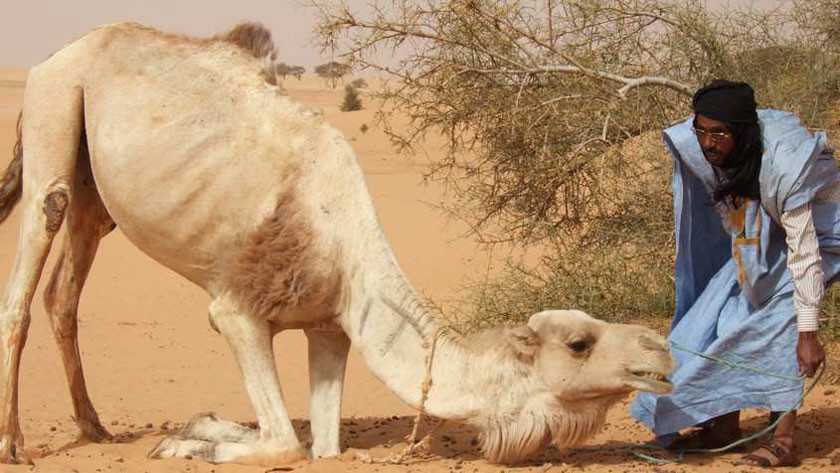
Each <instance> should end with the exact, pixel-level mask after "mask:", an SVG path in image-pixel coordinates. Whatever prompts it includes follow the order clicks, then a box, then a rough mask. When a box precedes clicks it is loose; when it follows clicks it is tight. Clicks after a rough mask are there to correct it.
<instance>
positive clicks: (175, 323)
mask: <svg viewBox="0 0 840 473" xmlns="http://www.w3.org/2000/svg"><path fill="white" fill-rule="evenodd" d="M25 75H26V73H25V71H8V70H7V71H0V153H2V158H0V163H3V165H5V163H6V162H8V160H9V159H10V157H11V148H12V145H13V142H14V125H15V120H16V118H17V113H18V110H19V108H20V105H21V100H22V95H23V80H24V78H25ZM286 87H287V89H288V91H289V94H290V95H291V96H293V97H295V98H297V99H298V100H300V101H303V102H305V103H308V104H311V105H316V106H319V107H322V108H323V109H324V112H325V115H326V117H327V120H329V121H330V122H331V123H333V124H334V125H335V126H337V127H338V128H340V129H341V130H342V131H343V132H344V133H345V134H346V136H347V137H348V138H349V139H350V141H351V142H352V145H353V147H354V148H355V150H356V152H357V154H358V156H359V159H360V161H361V164H362V167H363V169H364V171H365V174H366V178H367V181H368V185H369V187H370V189H371V193H372V194H373V199H374V202H375V205H376V208H377V211H378V213H379V215H380V219H381V221H382V225H383V226H384V229H385V233H386V234H387V236H388V238H389V240H390V241H391V244H392V245H393V247H394V250H395V252H396V254H397V257H398V259H399V261H400V263H401V265H402V267H403V269H404V270H405V272H406V273H407V275H408V277H409V279H410V280H411V281H412V283H413V284H414V285H415V287H416V288H417V289H418V290H420V291H421V292H422V293H423V294H425V295H428V296H430V297H432V298H434V299H435V300H438V301H447V300H449V299H451V298H453V297H455V296H457V294H458V291H459V290H460V289H461V287H462V285H463V284H465V283H467V282H469V280H470V279H471V278H473V277H474V276H475V275H476V274H482V273H483V272H485V271H487V270H488V267H490V266H492V264H493V263H494V262H497V261H499V259H500V255H498V254H495V255H493V258H492V259H491V258H490V256H489V255H488V254H486V253H483V252H482V251H481V250H480V249H479V248H478V247H477V246H476V245H475V244H474V243H473V242H471V241H470V240H469V239H466V238H461V236H462V235H463V234H464V233H465V231H466V227H464V226H463V225H462V224H460V223H458V222H453V221H449V220H447V219H446V218H445V217H444V216H443V214H442V213H441V212H440V211H439V210H438V209H437V208H436V207H435V205H436V204H438V203H439V202H441V199H442V198H443V192H442V191H443V190H442V189H441V188H440V187H439V186H437V185H436V184H434V183H431V184H425V185H424V184H423V179H422V173H423V171H424V170H425V169H426V164H425V161H424V159H422V158H417V159H414V160H406V159H404V158H400V157H398V156H397V155H396V153H395V152H394V151H393V150H392V148H391V147H390V146H389V144H388V142H387V140H386V138H385V135H384V134H383V133H382V131H381V130H379V129H378V128H376V127H375V126H374V123H373V112H372V111H371V110H363V111H359V112H352V113H342V112H340V111H339V110H338V104H339V103H340V100H341V90H340V89H338V90H331V89H328V88H325V86H324V84H323V83H321V82H320V81H319V80H317V79H315V78H312V77H307V78H304V80H303V81H297V80H295V79H289V80H288V81H287V83H286ZM362 124H367V125H368V126H369V127H371V129H370V130H368V131H367V132H366V133H363V132H361V131H360V127H361V125H362ZM426 152H427V153H428V154H429V156H431V157H432V158H433V157H434V156H435V155H439V153H440V143H437V142H435V141H434V140H432V141H430V142H429V143H428V144H427V146H426ZM18 222H19V215H18V211H16V212H15V213H14V214H12V216H11V217H10V219H9V220H8V221H7V222H6V223H5V224H4V225H2V226H0V268H1V269H2V280H3V281H5V279H6V277H7V276H8V272H9V268H10V266H11V263H12V260H13V258H14V252H15V249H16V245H17V244H16V241H17V231H18ZM490 270H491V271H492V269H490ZM42 286H43V284H42ZM208 302H209V301H208V298H207V296H206V295H205V294H204V293H203V292H202V291H201V290H199V289H198V288H197V287H195V286H193V285H192V284H191V283H189V282H187V281H186V280H184V279H182V278H180V277H179V276H177V275H175V274H174V273H172V272H171V271H169V270H167V269H165V268H163V267H162V266H160V265H158V264H157V263H155V262H153V261H152V260H151V259H150V258H148V257H147V256H145V255H144V254H142V253H140V252H139V251H138V250H137V249H136V248H134V247H133V246H132V245H131V244H130V243H128V241H127V240H126V239H125V238H124V236H123V235H122V234H120V232H119V231H117V232H115V233H113V234H111V235H109V236H108V237H107V238H105V239H104V240H103V243H102V245H101V247H100V250H99V253H98V257H97V259H96V262H95V263H94V267H93V270H92V273H91V276H90V278H89V280H88V283H87V286H86V289H85V293H84V295H83V298H82V303H81V308H80V313H79V314H80V315H79V319H80V344H81V350H82V357H83V360H84V366H85V369H86V374H87V381H88V386H89V389H90V393H91V396H92V398H93V401H94V404H95V405H96V407H97V409H98V410H99V414H100V417H101V418H102V419H103V422H104V423H105V425H106V426H107V427H108V428H109V429H110V430H111V432H112V433H114V434H117V435H118V436H119V438H120V441H119V442H118V443H113V444H101V445H100V444H82V443H77V442H76V433H77V431H76V427H75V424H74V423H73V420H72V417H71V416H72V408H71V404H70V397H69V394H68V390H67V386H66V383H65V381H64V374H63V369H62V366H61V361H60V359H59V356H58V352H57V349H56V346H55V343H54V341H53V339H52V334H51V332H50V329H49V325H48V321H47V319H46V316H45V314H44V311H43V308H42V304H41V297H40V292H39V294H38V295H37V296H36V301H35V303H34V305H33V310H32V326H31V329H30V332H29V341H28V343H27V346H26V349H25V351H24V355H23V362H22V370H21V380H20V399H21V401H20V412H21V414H20V417H21V425H22V429H23V432H24V435H25V438H26V447H27V451H28V452H29V453H30V454H31V455H32V456H34V457H35V466H34V467H32V466H5V465H2V466H0V471H2V472H13V473H18V472H29V471H37V472H111V471H113V472H123V471H125V472H150V473H161V472H204V473H209V472H218V473H228V472H263V471H267V470H268V469H267V468H258V467H245V466H238V465H211V464H206V463H202V462H199V461H194V460H181V459H178V460H149V459H147V458H146V453H147V452H148V451H149V450H150V449H151V448H152V447H153V446H154V445H155V444H156V443H157V442H158V441H159V440H160V439H161V438H162V437H163V436H164V435H166V433H167V432H169V431H171V430H172V429H173V428H176V427H177V426H178V425H179V424H180V423H183V422H185V421H186V420H188V419H189V418H190V417H191V416H193V415H194V414H196V413H198V412H202V411H214V412H216V413H217V414H218V415H219V416H221V417H224V418H228V419H233V420H238V421H243V422H247V421H252V420H253V419H254V414H253V412H252V410H251V407H250V404H249V402H248V400H247V397H246V395H245V392H244V389H243V386H242V383H241V381H240V376H239V372H238V369H237V367H236V365H235V362H234V360H233V357H232V355H231V354H230V353H229V350H228V347H227V345H226V343H225V342H224V340H222V339H221V337H219V336H218V335H216V334H215V332H213V331H212V330H211V329H210V327H209V325H208V323H207V313H206V308H207V304H208ZM275 347H276V349H277V363H278V367H279V371H280V377H281V381H282V383H283V389H284V395H285V398H286V402H287V406H288V409H289V411H290V413H291V415H292V416H293V418H294V419H295V423H296V425H297V426H298V427H299V434H300V437H301V438H302V439H303V440H307V439H308V435H309V434H308V430H307V425H306V418H307V416H308V414H307V412H308V378H307V372H306V357H305V353H306V346H305V340H304V338H303V336H302V334H300V333H297V332H287V333H283V334H281V335H280V336H278V337H277V339H276V341H275ZM803 412H804V414H803V416H802V422H801V423H800V427H801V430H800V433H799V434H800V441H801V446H802V447H803V451H802V455H803V458H804V464H805V467H804V468H808V469H809V470H810V471H822V472H829V471H840V394H838V393H837V392H836V391H835V389H834V388H833V387H831V386H826V387H818V388H817V389H816V391H815V393H814V394H813V395H812V396H811V398H810V399H809V400H808V406H807V408H806V409H804V411H803ZM413 414H414V413H413V411H412V410H411V409H409V408H408V407H406V406H405V405H403V404H402V403H401V402H400V401H399V400H398V399H397V398H396V397H395V396H394V395H393V394H391V393H390V392H389V391H388V390H387V389H386V388H385V387H384V385H382V384H381V383H380V382H379V381H377V380H376V379H374V378H373V376H372V375H371V374H370V373H369V372H368V370H367V368H366V367H365V366H364V363H363V362H362V360H361V359H360V358H359V357H358V356H357V355H356V354H355V353H353V354H351V358H350V361H349V365H348V373H347V382H346V386H345V390H344V405H343V418H344V420H343V423H342V434H343V443H344V444H345V445H346V446H347V450H346V451H345V453H344V454H343V455H342V456H341V457H340V458H338V459H330V460H321V461H317V462H313V463H300V464H296V465H291V466H290V467H288V468H287V469H277V470H269V471H290V470H294V471H300V472H309V471H312V472H336V471H358V472H361V473H371V472H389V471H400V472H408V471H429V472H445V471H446V472H448V471H465V472H500V471H552V472H562V471H581V470H586V471H592V472H624V471H657V472H671V471H698V472H699V471H704V472H706V471H711V472H726V471H750V469H749V468H743V467H734V466H733V465H732V462H733V461H734V460H735V459H737V458H738V455H736V454H729V455H722V456H694V457H689V458H686V459H685V460H683V461H682V462H681V463H678V464H669V465H663V466H655V465H652V464H650V463H648V462H645V461H642V460H639V459H637V458H635V457H634V456H633V455H632V446H633V445H634V444H637V443H639V442H643V441H645V440H647V439H648V438H649V434H648V433H647V432H646V431H645V430H644V429H643V428H641V427H639V426H638V425H636V424H635V423H634V422H633V421H632V420H631V419H630V418H629V417H628V415H627V403H626V402H625V403H623V404H621V405H619V406H617V407H616V408H614V409H613V410H612V411H611V414H610V416H609V421H608V425H607V426H606V428H605V429H604V431H603V432H602V433H600V434H599V435H597V436H596V437H595V438H594V439H592V440H591V441H590V442H588V444H587V445H586V446H584V447H581V448H578V449H573V450H569V451H565V452H561V451H558V450H555V449H549V450H548V451H547V452H546V453H545V454H544V455H542V456H540V457H539V458H537V459H535V461H534V462H532V463H530V464H527V465H523V466H520V467H517V468H510V467H502V466H497V465H491V464H488V463H487V462H486V461H484V460H482V459H481V458H480V457H479V456H478V455H477V452H476V448H475V445H474V444H475V432H472V431H470V430H469V429H466V428H464V427H462V426H459V425H457V424H455V423H445V424H444V425H443V426H441V427H439V428H438V429H437V431H435V433H434V435H433V436H432V437H431V442H430V446H429V449H428V454H427V455H425V456H424V457H422V458H415V459H413V460H411V461H410V462H409V463H408V464H405V465H382V464H375V463H367V462H365V461H363V458H364V457H366V456H367V455H369V456H370V457H372V458H374V459H377V458H385V457H387V456H388V455H389V454H391V453H395V452H397V451H399V450H400V449H401V448H402V447H403V446H404V443H403V439H404V437H405V436H406V435H407V434H408V432H409V431H410V428H411V421H412V418H413V417H412V416H413ZM757 415H758V414H755V413H753V414H750V415H749V416H748V417H750V419H748V420H747V421H746V422H745V425H746V426H747V427H750V428H757V427H758V426H759V425H760V424H761V423H762V422H763V421H764V420H763V419H762V418H760V417H756V416H757ZM435 424H436V422H432V423H427V424H424V431H425V430H428V429H429V428H430V427H431V426H432V425H435Z"/></svg>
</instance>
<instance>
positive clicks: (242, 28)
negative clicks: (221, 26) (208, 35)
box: [216, 22, 277, 60]
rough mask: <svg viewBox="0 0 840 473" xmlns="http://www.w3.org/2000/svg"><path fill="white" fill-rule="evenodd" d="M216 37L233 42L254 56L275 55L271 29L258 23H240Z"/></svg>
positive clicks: (274, 56) (271, 57)
mask: <svg viewBox="0 0 840 473" xmlns="http://www.w3.org/2000/svg"><path fill="white" fill-rule="evenodd" d="M216 39H221V40H223V41H227V42H229V43H232V44H235V45H237V46H239V47H240V48H242V49H243V50H245V51H247V52H248V53H250V54H251V55H253V56H254V57H256V58H264V57H266V56H268V57H270V59H271V60H274V59H275V58H276V55H277V53H276V50H275V48H274V41H272V39H271V31H269V30H268V28H266V27H265V26H264V25H262V24H260V23H251V22H248V23H240V24H238V25H236V26H234V27H233V29H231V30H230V31H228V32H227V33H223V34H220V35H218V36H216Z"/></svg>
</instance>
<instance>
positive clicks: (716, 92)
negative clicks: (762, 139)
mask: <svg viewBox="0 0 840 473" xmlns="http://www.w3.org/2000/svg"><path fill="white" fill-rule="evenodd" d="M691 106H692V107H693V108H694V113H696V114H699V115H703V116H705V117H708V118H711V119H713V120H718V121H722V122H727V123H758V114H757V113H756V111H755V109H756V104H755V93H754V92H753V89H752V87H750V86H749V84H747V83H744V82H730V81H728V80H716V81H714V82H712V83H711V84H709V85H707V86H705V87H703V88H701V89H700V90H698V91H697V92H696V93H695V94H694V98H693V99H692V101H691Z"/></svg>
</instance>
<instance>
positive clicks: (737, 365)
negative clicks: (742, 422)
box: [633, 342, 825, 465]
mask: <svg viewBox="0 0 840 473" xmlns="http://www.w3.org/2000/svg"><path fill="white" fill-rule="evenodd" d="M671 346H673V347H674V348H675V349H677V350H680V351H684V352H687V353H691V354H692V355H696V356H699V357H701V358H705V359H707V360H710V361H714V362H715V363H718V364H721V365H725V366H729V367H731V368H737V369H741V370H745V371H752V372H753V373H759V374H763V375H766V376H770V377H773V378H778V379H784V380H788V381H801V380H803V379H805V376H797V377H794V376H784V375H780V374H776V373H771V372H769V371H766V370H762V369H759V368H754V367H752V366H747V365H744V364H741V363H737V362H734V361H731V360H727V359H725V358H720V357H717V356H712V355H707V354H705V353H700V352H698V351H695V350H692V349H690V348H688V347H685V346H682V345H680V344H678V343H676V342H671ZM824 372H825V363H823V364H822V365H821V366H820V368H819V370H818V371H817V373H816V376H814V381H813V382H812V383H811V384H810V386H808V387H807V388H806V389H805V391H804V392H803V393H802V396H800V397H799V401H797V403H796V407H794V408H793V409H790V410H788V411H785V412H784V413H783V414H782V415H780V416H779V417H778V418H777V419H776V420H775V421H773V422H772V423H770V425H768V426H767V427H765V428H764V429H762V430H760V431H758V432H756V433H754V434H752V435H749V436H747V437H744V438H741V439H738V440H736V441H734V442H732V443H730V444H729V445H725V446H723V447H720V448H688V449H684V450H680V451H679V454H678V457H677V458H676V459H673V460H667V459H664V458H657V457H654V456H651V455H646V454H644V453H640V452H633V455H634V456H635V457H637V458H641V459H642V460H646V461H648V462H650V463H654V464H657V465H667V464H670V463H679V462H680V461H681V460H682V459H683V455H684V454H686V453H721V452H726V451H728V450H732V449H733V448H736V447H739V446H741V445H743V444H745V443H748V442H752V441H753V440H755V439H757V438H760V437H763V436H765V435H767V434H768V433H770V432H771V431H773V429H775V428H776V426H777V425H779V422H781V421H782V418H784V417H785V416H786V415H787V414H789V413H791V412H793V411H795V410H797V409H799V408H800V407H802V405H803V403H804V402H805V398H806V397H807V396H808V395H809V394H811V391H813V390H814V388H815V387H816V386H817V383H819V382H820V379H821V378H822V376H823V373H824ZM634 448H643V449H646V450H667V449H666V448H665V447H662V446H659V445H653V444H644V445H639V446H637V447H634Z"/></svg>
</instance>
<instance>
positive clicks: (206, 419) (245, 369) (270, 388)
mask: <svg viewBox="0 0 840 473" xmlns="http://www.w3.org/2000/svg"><path fill="white" fill-rule="evenodd" d="M210 320H211V321H212V323H213V326H214V327H216V328H217V329H218V331H219V332H220V333H221V334H222V335H224V336H225V338H226V339H227V341H228V343H229V344H230V346H231V348H232V349H233V353H234V355H235V356H236V361H237V362H238V363H239V367H240V369H241V370H242V376H243V378H244V380H245V388H246V390H247V391H248V397H249V398H250V399H251V404H252V405H253V406H254V410H255V411H256V413H257V422H258V423H259V431H258V432H257V431H252V430H249V429H243V428H241V427H239V426H236V425H235V424H233V423H224V422H220V421H218V420H217V419H215V418H213V417H212V416H207V415H205V416H201V417H199V418H198V419H196V420H194V421H193V422H192V423H191V426H192V427H189V428H188V429H185V430H186V431H182V432H181V433H180V434H179V435H174V436H171V437H167V438H165V439H163V440H162V441H161V442H160V443H159V444H158V445H157V446H156V447H155V448H154V449H153V450H152V452H150V453H149V456H150V457H152V458H170V457H181V458H184V457H191V458H199V459H202V460H205V461H209V462H213V463H243V464H251V465H263V466H276V465H282V464H284V463H291V462H295V461H298V460H303V459H305V458H306V452H304V450H303V449H302V448H301V446H300V443H299V442H298V439H297V436H296V435H295V430H294V427H293V426H292V422H291V420H290V419H289V413H288V411H287V410H286V406H285V404H284V402H283V394H282V392H281V390H280V381H279V379H278V378H277V369H276V366H275V364H274V350H273V349H272V345H271V337H272V331H271V327H270V326H269V323H268V322H267V321H265V320H261V319H259V318H257V317H252V316H250V315H248V314H244V313H242V312H241V311H240V310H239V309H238V308H237V307H236V306H235V305H234V304H232V303H230V302H229V301H227V300H225V299H224V298H220V299H216V300H214V301H213V303H212V304H211V305H210Z"/></svg>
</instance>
